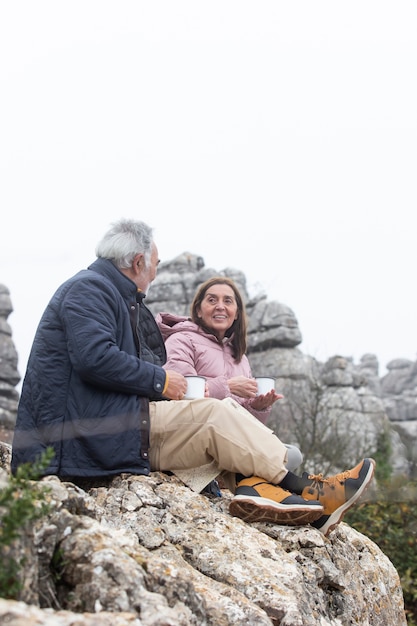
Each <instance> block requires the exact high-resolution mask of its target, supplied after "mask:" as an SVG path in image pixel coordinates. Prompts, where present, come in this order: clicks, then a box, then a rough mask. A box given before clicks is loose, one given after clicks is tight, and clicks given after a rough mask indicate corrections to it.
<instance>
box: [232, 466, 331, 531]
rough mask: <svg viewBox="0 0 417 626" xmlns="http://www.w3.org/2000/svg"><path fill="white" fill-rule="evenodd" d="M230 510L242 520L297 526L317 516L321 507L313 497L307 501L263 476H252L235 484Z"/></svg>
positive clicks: (320, 513)
mask: <svg viewBox="0 0 417 626" xmlns="http://www.w3.org/2000/svg"><path fill="white" fill-rule="evenodd" d="M229 512H230V514H231V515H233V516H234V517H240V518H241V519H243V520H244V521H245V522H272V523H275V524H284V525H288V526H299V525H301V524H309V523H310V522H313V521H314V520H317V519H319V518H320V517H321V516H322V515H323V512H324V509H323V506H322V505H321V504H320V502H316V501H315V500H313V499H312V498H309V499H308V500H307V499H305V498H303V497H302V496H297V495H295V494H293V493H291V492H290V491H286V490H285V489H281V487H278V486H276V485H272V484H271V483H268V482H267V481H266V480H264V479H263V478H259V477H257V476H251V477H250V478H244V479H243V480H241V481H240V482H239V483H238V484H237V487H236V492H235V496H234V498H233V500H232V501H231V503H230V505H229Z"/></svg>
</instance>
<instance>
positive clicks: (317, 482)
mask: <svg viewBox="0 0 417 626" xmlns="http://www.w3.org/2000/svg"><path fill="white" fill-rule="evenodd" d="M349 476H350V470H345V471H344V472H341V473H340V474H335V475H334V476H330V477H329V478H324V476H323V474H309V475H308V479H309V480H312V481H313V482H312V484H311V486H310V487H312V488H313V489H320V486H321V484H323V483H325V484H327V485H333V484H334V483H336V482H339V483H343V482H344V481H345V480H347V479H348V478H349Z"/></svg>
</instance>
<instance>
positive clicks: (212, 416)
mask: <svg viewBox="0 0 417 626" xmlns="http://www.w3.org/2000/svg"><path fill="white" fill-rule="evenodd" d="M149 412H150V424H151V434H150V464H151V470H152V471H158V470H160V471H168V470H169V471H172V472H174V473H175V474H177V475H178V476H179V477H180V478H181V479H182V480H184V482H185V483H186V484H189V486H190V487H191V488H194V490H195V491H200V490H201V489H202V488H203V487H204V486H205V485H206V484H208V483H209V482H210V480H212V479H213V478H215V477H216V476H218V475H219V474H220V473H222V475H223V477H224V478H225V482H226V484H227V486H228V487H229V489H231V490H232V491H234V484H235V481H234V474H235V473H239V474H243V475H244V476H259V477H261V478H264V479H266V480H267V481H268V482H271V483H275V484H277V483H279V482H280V481H281V480H282V479H283V478H284V476H285V474H286V473H287V469H286V467H285V463H286V461H287V448H286V447H285V445H284V444H283V443H282V442H281V441H280V440H279V439H278V437H276V435H274V434H273V432H272V430H270V429H269V428H267V427H266V426H264V425H263V424H262V423H261V422H260V421H259V420H257V419H256V418H255V417H253V415H251V414H250V413H249V412H248V411H246V409H244V408H243V407H241V406H240V404H238V403H237V402H235V401H234V400H231V399H230V398H226V399H225V400H216V399H214V398H204V399H201V400H179V401H161V402H150V405H149ZM202 466H203V468H205V470H206V471H203V476H199V478H198V480H197V481H195V480H192V476H193V475H194V476H195V475H196V473H195V472H194V474H193V471H191V472H190V470H195V469H196V468H199V469H200V470H201V468H202ZM184 470H187V471H184ZM225 472H226V475H225ZM230 473H231V474H232V476H231V475H230ZM227 474H229V475H228V476H227ZM187 477H191V478H190V479H189V480H187ZM204 481H206V482H204Z"/></svg>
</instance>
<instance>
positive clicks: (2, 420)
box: [0, 284, 20, 441]
mask: <svg viewBox="0 0 417 626" xmlns="http://www.w3.org/2000/svg"><path fill="white" fill-rule="evenodd" d="M12 311H13V307H12V302H11V299H10V292H9V290H8V289H7V287H5V285H2V284H0V440H3V441H4V440H6V441H8V440H9V433H10V430H11V429H13V426H14V423H15V421H16V411H17V403H18V400H19V394H18V392H17V391H16V389H15V387H16V385H17V384H18V383H19V381H20V375H19V372H18V370H17V361H18V355H17V352H16V348H15V345H14V343H13V340H12V329H11V328H10V326H9V323H8V321H7V319H8V317H9V315H10V313H11V312H12Z"/></svg>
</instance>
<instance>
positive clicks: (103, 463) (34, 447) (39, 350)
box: [12, 259, 166, 477]
mask: <svg viewBox="0 0 417 626" xmlns="http://www.w3.org/2000/svg"><path fill="white" fill-rule="evenodd" d="M165 360H166V354H165V348H164V343H163V340H162V337H161V335H160V332H159V329H158V327H157V325H156V323H155V320H154V318H153V316H152V314H151V312H150V311H149V309H147V308H146V307H145V305H144V304H143V296H142V295H140V294H137V290H136V286H135V284H134V283H133V282H132V281H131V280H130V279H128V278H127V277H126V276H125V275H124V274H122V273H121V272H120V271H119V270H118V269H117V268H116V267H115V266H114V265H113V263H112V262H111V261H108V260H105V259H97V260H96V261H95V262H94V263H93V264H92V265H91V266H90V267H89V268H88V269H86V270H82V271H80V272H79V273H78V274H76V275H75V276H73V277H72V278H70V279H69V280H68V281H66V282H65V283H64V284H63V285H61V287H59V289H58V290H57V291H56V293H55V294H54V296H53V297H52V299H51V301H50V302H49V304H48V306H47V308H46V310H45V312H44V314H43V316H42V319H41V321H40V323H39V326H38V329H37V332H36V335H35V339H34V342H33V346H32V350H31V354H30V356H29V360H28V366H27V371H26V375H25V378H24V381H23V386H22V393H21V397H20V402H19V407H18V414H17V421H16V427H15V433H14V440H13V446H12V471H13V472H15V471H16V468H17V466H18V465H20V464H21V463H25V462H28V461H33V460H34V459H35V458H36V457H37V456H39V455H40V454H41V453H42V452H43V451H44V450H45V449H46V447H48V446H52V447H53V448H54V450H55V457H54V459H53V460H52V462H51V464H50V466H49V467H48V468H47V470H46V471H45V473H47V474H56V475H58V476H60V477H71V476H74V477H101V476H111V475H113V474H118V473H121V472H129V473H135V474H148V473H149V469H150V468H149V461H148V445H149V399H153V400H161V399H162V390H163V388H164V384H165V377H166V375H165V371H164V369H163V368H162V365H163V363H165Z"/></svg>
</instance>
